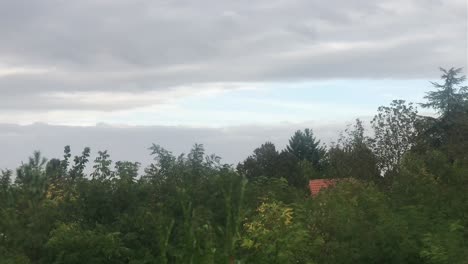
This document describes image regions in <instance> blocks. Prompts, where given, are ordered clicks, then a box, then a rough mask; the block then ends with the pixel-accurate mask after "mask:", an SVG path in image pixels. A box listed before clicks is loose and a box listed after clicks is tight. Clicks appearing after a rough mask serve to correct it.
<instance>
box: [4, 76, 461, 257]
mask: <svg viewBox="0 0 468 264" xmlns="http://www.w3.org/2000/svg"><path fill="white" fill-rule="evenodd" d="M441 70H442V82H441V83H433V85H434V91H432V92H429V93H428V94H427V96H426V97H425V99H426V101H425V102H424V103H422V104H421V106H422V107H427V108H432V109H435V110H436V111H437V113H438V114H437V117H427V116H421V115H419V114H418V112H417V109H416V106H415V105H413V104H411V103H406V102H405V101H402V100H395V101H393V102H392V103H391V104H390V105H389V106H382V107H380V108H378V111H377V114H376V115H375V118H374V119H373V120H372V122H371V127H372V131H370V132H371V133H368V132H366V131H365V127H366V126H365V125H363V123H362V122H361V121H360V120H356V123H355V124H354V126H351V127H349V128H348V129H346V130H345V131H344V132H343V133H342V134H341V136H340V138H339V140H338V141H337V142H336V143H334V144H333V145H332V146H329V147H325V146H324V145H323V144H321V143H320V141H319V140H317V139H316V138H315V137H314V135H313V133H312V130H309V129H305V130H304V131H297V132H296V133H295V134H294V135H293V136H292V137H291V139H290V141H289V145H288V146H287V147H286V148H285V149H284V150H277V149H276V147H275V145H274V144H272V143H269V142H267V143H265V144H263V145H262V146H260V147H259V148H257V149H255V151H254V153H253V154H252V155H251V156H249V157H248V158H247V159H246V160H245V161H243V162H241V163H240V164H238V165H237V166H236V167H233V166H230V165H226V164H223V163H221V159H220V158H219V157H217V156H216V155H205V151H204V149H203V145H199V144H195V145H194V146H193V148H192V150H191V151H190V152H189V154H188V155H180V156H177V157H176V156H174V155H173V154H172V153H171V152H170V151H168V150H166V149H164V148H162V147H161V146H159V145H153V146H152V147H151V148H150V150H151V154H152V155H153V156H154V162H153V164H151V165H150V166H149V167H147V168H146V169H145V170H144V173H143V174H142V175H139V171H140V164H139V163H136V162H129V161H117V162H113V161H112V160H111V159H110V156H109V154H108V153H107V151H103V152H99V153H98V154H99V155H98V157H97V158H96V159H95V160H94V161H93V162H92V161H90V160H89V157H90V149H89V148H86V149H84V151H83V152H82V154H80V155H78V156H76V157H72V154H71V150H70V148H69V147H65V151H64V156H63V157H62V158H60V159H51V160H46V159H45V158H43V157H41V155H40V153H39V152H35V153H34V155H33V156H32V157H31V158H30V159H29V161H28V162H27V163H25V164H22V165H21V166H20V167H19V168H17V169H16V172H15V173H13V172H12V171H10V170H4V171H2V173H1V178H0V263H1V264H6V263H67V264H68V263H70V264H71V263H76V264H78V263H132V264H137V263H138V264H143V263H309V264H312V263H459V264H462V263H465V264H466V263H468V155H467V154H468V148H467V147H468V88H467V87H464V86H463V83H464V81H465V77H464V76H460V75H461V69H454V68H452V69H449V70H444V69H441ZM371 134H372V136H370V135H371ZM86 166H92V173H90V174H89V175H86V174H85V171H86ZM14 175H15V176H14ZM13 178H14V179H13ZM325 178H326V179H344V180H341V181H337V184H336V185H334V186H331V187H329V188H327V189H325V190H322V191H321V192H320V193H319V194H318V195H317V196H314V197H311V195H310V191H309V189H308V182H309V180H310V179H325Z"/></svg>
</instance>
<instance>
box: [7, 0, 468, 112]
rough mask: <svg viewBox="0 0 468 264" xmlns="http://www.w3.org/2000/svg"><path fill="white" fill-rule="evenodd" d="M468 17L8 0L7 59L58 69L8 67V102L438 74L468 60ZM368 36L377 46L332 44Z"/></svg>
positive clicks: (305, 3)
mask: <svg viewBox="0 0 468 264" xmlns="http://www.w3.org/2000/svg"><path fill="white" fill-rule="evenodd" d="M466 16H467V14H466V1H464V0H447V1H438V0H433V1H423V0H384V1H368V0H357V1H347V0H331V1H326V2H324V1H318V0H276V1H272V0H268V1H266V0H261V1H245V0H241V1H224V0H221V1H220V0H205V1H183V0H180V1H143V0H137V1H130V0H113V1H109V0H100V1H91V0H84V1H59V0H45V1H27V0H15V1H10V0H6V1H0V36H1V39H2V41H1V42H0V62H2V63H3V64H5V65H7V66H11V67H13V66H14V67H32V68H39V69H40V68H44V69H50V71H48V72H47V73H44V74H28V73H21V74H14V75H7V76H1V75H0V93H1V94H2V96H1V97H0V105H3V106H2V108H4V109H6V108H8V109H13V108H15V107H16V108H19V106H21V108H23V109H26V110H27V109H34V110H48V109H49V110H52V109H53V110H57V109H67V108H68V109H76V108H87V109H90V110H95V109H98V110H100V107H99V106H98V105H76V104H74V103H73V101H66V102H65V101H64V102H62V103H61V104H59V103H54V102H51V100H52V99H50V98H47V96H45V95H47V94H50V93H51V92H69V93H73V92H82V91H116V90H118V91H126V92H141V91H155V90H167V89H172V88H173V87H175V86H180V85H192V84H203V83H213V82H268V81H295V80H304V79H308V80H311V79H317V78H426V79H430V78H433V77H434V76H437V67H438V66H446V67H447V66H466V64H467V51H466V50H467V49H466V47H467V28H466V19H467V17H466ZM425 35H430V36H431V37H430V38H421V36H425ZM402 39H403V40H404V41H398V40H402ZM360 42H365V43H370V44H371V46H363V47H360V46H356V47H354V48H351V49H345V50H333V51H327V50H326V49H325V48H324V47H327V46H329V45H331V44H333V43H338V44H340V43H341V44H344V45H347V44H349V45H354V44H356V43H360ZM392 42H395V43H396V44H395V45H394V46H392V47H389V46H388V45H387V44H388V43H392ZM310 50H315V51H314V54H313V55H310V54H305V55H304V56H293V57H281V56H279V55H280V54H283V53H288V52H297V53H298V54H300V53H301V52H306V51H310ZM1 65H2V64H0V66H1ZM194 89H200V86H197V88H194ZM157 103H158V102H155V104H157ZM67 106H68V107H67Z"/></svg>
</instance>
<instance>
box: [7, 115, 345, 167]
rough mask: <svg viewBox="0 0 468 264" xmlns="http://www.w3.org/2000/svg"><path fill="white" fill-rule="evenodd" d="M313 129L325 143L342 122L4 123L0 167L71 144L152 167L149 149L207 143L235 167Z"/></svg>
mask: <svg viewBox="0 0 468 264" xmlns="http://www.w3.org/2000/svg"><path fill="white" fill-rule="evenodd" d="M304 127H314V132H315V133H316V135H317V137H318V138H319V139H321V140H322V142H323V143H330V142H331V141H332V140H334V139H336V137H337V135H338V132H339V131H340V130H342V129H343V128H344V127H345V125H344V124H341V123H340V124H336V123H334V124H323V123H322V124H318V123H314V122H308V123H300V124H282V125H276V126H239V127H230V128H188V127H169V126H151V127H113V126H107V125H99V126H93V127H69V126H51V125H45V124H34V125H27V126H19V125H5V124H0V146H2V147H1V148H0V157H2V159H0V169H4V168H9V169H13V168H16V167H17V166H19V165H20V164H21V161H27V158H28V155H31V154H32V151H33V150H41V151H42V153H43V155H44V156H46V157H48V158H60V157H62V155H63V147H64V146H66V145H70V146H71V148H72V151H73V154H74V155H79V154H80V152H81V151H82V150H83V148H84V147H90V148H91V149H92V155H93V157H92V158H91V160H93V159H94V156H95V154H96V153H97V151H98V150H108V151H109V153H110V154H111V158H112V160H114V161H118V160H130V161H139V162H141V163H142V165H143V166H147V165H148V164H150V163H151V161H152V158H151V157H150V155H149V153H150V152H149V150H148V147H150V146H151V144H152V143H155V144H160V145H162V146H163V147H165V148H166V149H168V150H171V151H173V152H174V154H176V155H178V154H180V153H187V152H188V151H189V150H190V148H191V147H192V146H193V144H194V143H201V144H204V145H205V147H206V150H207V154H211V153H216V154H217V155H219V156H221V157H222V158H223V162H226V163H229V164H237V162H239V161H242V160H244V159H245V158H246V157H247V156H248V155H251V153H252V151H253V150H254V149H255V148H256V147H258V146H260V145H261V144H263V143H264V142H265V141H271V142H273V143H275V144H277V147H278V148H279V149H281V148H284V146H285V145H286V144H287V140H288V138H289V137H290V136H291V135H292V134H293V133H294V131H295V130H296V129H303V128H304Z"/></svg>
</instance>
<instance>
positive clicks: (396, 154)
mask: <svg viewBox="0 0 468 264" xmlns="http://www.w3.org/2000/svg"><path fill="white" fill-rule="evenodd" d="M418 120H419V117H418V112H417V110H416V109H415V108H414V107H413V104H412V103H409V104H406V102H405V101H404V100H394V101H392V103H391V104H390V106H380V107H379V108H378V113H377V115H375V117H374V119H373V120H372V122H371V124H372V127H373V129H374V138H373V139H372V140H371V144H372V150H373V151H374V153H375V155H376V156H377V158H378V166H379V169H380V171H381V172H382V173H387V172H391V171H392V170H394V169H398V167H397V166H398V164H400V162H401V160H402V158H403V156H404V155H405V153H407V152H408V151H409V150H410V149H411V147H412V146H413V145H414V143H415V139H416V136H417V134H418V130H417V129H416V122H418Z"/></svg>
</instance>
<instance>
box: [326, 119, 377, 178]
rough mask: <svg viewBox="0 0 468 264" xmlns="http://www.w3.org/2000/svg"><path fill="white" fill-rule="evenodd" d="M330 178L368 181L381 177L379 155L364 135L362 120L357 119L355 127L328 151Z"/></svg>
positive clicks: (347, 130) (348, 130)
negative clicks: (373, 150) (371, 147)
mask: <svg viewBox="0 0 468 264" xmlns="http://www.w3.org/2000/svg"><path fill="white" fill-rule="evenodd" d="M327 174H328V175H329V178H357V179H362V180H367V181H372V180H376V179H379V178H380V177H379V170H378V167H377V157H376V156H375V154H374V153H373V152H372V150H371V149H370V146H369V138H368V137H366V136H365V135H364V126H363V124H362V121H361V120H359V119H356V123H355V124H354V127H353V128H352V129H351V128H347V129H346V130H345V131H344V133H343V134H342V135H341V137H340V138H339V140H338V142H337V144H336V145H334V146H332V147H331V148H330V150H329V151H328V170H327Z"/></svg>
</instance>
